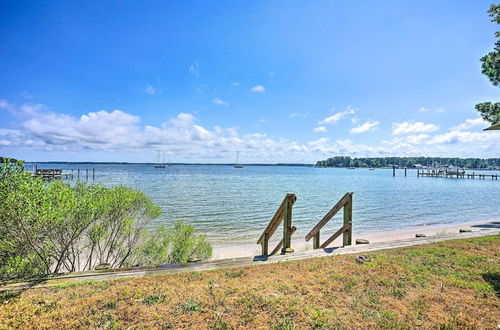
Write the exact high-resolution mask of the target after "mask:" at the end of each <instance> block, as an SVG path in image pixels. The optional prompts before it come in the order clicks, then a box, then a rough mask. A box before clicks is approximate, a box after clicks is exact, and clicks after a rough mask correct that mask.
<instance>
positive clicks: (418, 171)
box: [417, 169, 420, 178]
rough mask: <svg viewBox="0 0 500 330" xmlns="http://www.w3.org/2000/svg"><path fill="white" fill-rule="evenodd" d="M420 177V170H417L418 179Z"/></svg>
mask: <svg viewBox="0 0 500 330" xmlns="http://www.w3.org/2000/svg"><path fill="white" fill-rule="evenodd" d="M419 176H420V170H419V169H417V178H418V177H419Z"/></svg>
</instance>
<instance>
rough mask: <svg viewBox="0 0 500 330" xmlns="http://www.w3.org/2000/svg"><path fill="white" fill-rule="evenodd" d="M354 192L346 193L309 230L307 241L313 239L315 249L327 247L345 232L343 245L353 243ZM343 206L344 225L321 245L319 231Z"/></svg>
mask: <svg viewBox="0 0 500 330" xmlns="http://www.w3.org/2000/svg"><path fill="white" fill-rule="evenodd" d="M352 194H353V193H352V192H349V193H346V194H345V195H344V197H342V198H341V199H340V200H339V201H338V202H337V204H335V206H334V207H332V209H331V210H330V211H329V212H328V213H327V214H326V215H325V216H324V217H323V219H321V220H320V221H319V222H318V224H317V225H316V226H314V228H313V229H312V230H311V231H310V232H309V234H307V235H306V237H305V239H306V242H309V240H310V239H311V238H314V239H313V249H324V248H326V247H327V246H328V245H329V244H330V243H331V242H333V241H334V240H335V239H336V238H337V237H339V236H340V235H341V234H344V236H343V245H351V243H352ZM341 208H344V225H343V226H342V227H341V228H340V229H339V230H337V231H336V232H335V234H333V235H332V236H331V237H330V238H329V239H327V240H326V241H325V242H324V243H323V244H321V245H320V242H319V232H320V230H321V228H323V226H324V225H326V224H327V222H328V221H330V219H331V218H333V216H334V215H335V214H337V212H338V211H340V209H341Z"/></svg>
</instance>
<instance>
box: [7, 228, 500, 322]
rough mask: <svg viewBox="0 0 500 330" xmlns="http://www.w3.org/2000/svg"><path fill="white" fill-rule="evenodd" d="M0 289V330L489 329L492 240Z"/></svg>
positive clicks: (498, 309)
mask: <svg viewBox="0 0 500 330" xmlns="http://www.w3.org/2000/svg"><path fill="white" fill-rule="evenodd" d="M368 256H369V257H370V258H371V259H372V261H371V262H367V263H363V264H359V263H357V262H356V261H355V260H354V258H353V255H343V256H331V257H322V258H314V259H307V260H300V261H289V262H282V263H277V264H267V265H260V266H248V267H240V268H232V269H221V270H217V271H208V272H193V273H185V274H177V275H163V276H155V277H143V278H135V279H124V280H114V281H101V282H89V283H83V284H76V285H75V284H72V285H63V286H60V287H55V288H47V289H32V290H28V291H26V292H23V293H22V294H21V295H19V296H17V297H14V296H12V295H11V296H9V294H8V293H7V294H4V297H3V303H2V305H1V307H0V328H9V327H12V328H14V327H37V328H89V327H90V328H108V329H114V328H119V329H125V328H164V329H168V328H196V329H208V328H213V329H235V328H253V329H302V328H340V329H342V328H346V329H347V328H390V329H394V328H409V327H410V328H413V327H423V328H429V327H441V328H469V327H476V328H496V327H497V324H498V323H499V322H500V275H499V274H500V236H488V237H482V238H474V239H462V240H455V241H448V242H442V243H436V244H429V245H422V246H416V247H408V248H401V249H394V250H385V251H378V252H372V253H369V255H368Z"/></svg>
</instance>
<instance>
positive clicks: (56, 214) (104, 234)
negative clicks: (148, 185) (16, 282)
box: [0, 161, 212, 280]
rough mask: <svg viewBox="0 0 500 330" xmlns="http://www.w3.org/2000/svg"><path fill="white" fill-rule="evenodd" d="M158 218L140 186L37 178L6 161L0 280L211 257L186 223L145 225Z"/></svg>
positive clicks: (0, 198)
mask: <svg viewBox="0 0 500 330" xmlns="http://www.w3.org/2000/svg"><path fill="white" fill-rule="evenodd" d="M160 215H161V209H160V207H158V206H157V205H155V204H154V203H153V202H152V201H151V200H150V199H149V198H148V197H147V196H146V195H145V194H144V193H142V192H140V191H136V190H133V189H131V188H128V187H125V186H114V187H105V186H103V185H95V184H91V185H88V184H86V183H83V182H79V181H78V182H76V183H75V184H69V183H65V182H63V181H57V180H56V181H50V182H44V181H42V180H41V179H39V178H36V177H32V176H31V173H29V172H26V171H24V168H23V165H22V163H20V162H17V163H12V162H9V161H7V162H6V163H4V164H2V165H1V166H0V280H7V279H11V278H21V277H23V278H26V277H32V276H37V275H47V274H57V273H61V272H72V271H79V270H91V269H94V267H95V266H96V265H98V264H101V263H108V264H110V265H111V266H112V267H126V266H132V265H158V264H162V263H166V262H185V261H187V259H188V258H189V257H197V258H201V259H207V258H209V257H210V256H211V254H212V248H211V246H210V244H209V243H207V242H206V240H205V237H204V236H197V235H194V228H193V226H189V225H185V224H183V223H182V222H176V223H175V224H174V226H173V228H172V229H170V230H167V229H166V228H165V227H164V226H156V227H154V228H153V229H150V227H151V226H150V223H151V221H152V220H153V219H155V218H157V217H158V216H160Z"/></svg>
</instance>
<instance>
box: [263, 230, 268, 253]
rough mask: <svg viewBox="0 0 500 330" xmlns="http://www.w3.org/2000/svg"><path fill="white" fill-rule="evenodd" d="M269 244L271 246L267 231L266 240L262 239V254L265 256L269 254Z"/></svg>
mask: <svg viewBox="0 0 500 330" xmlns="http://www.w3.org/2000/svg"><path fill="white" fill-rule="evenodd" d="M268 246H269V234H268V233H265V234H264V240H263V241H262V255H263V256H267V255H268V254H269V251H268V249H269V248H268Z"/></svg>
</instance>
